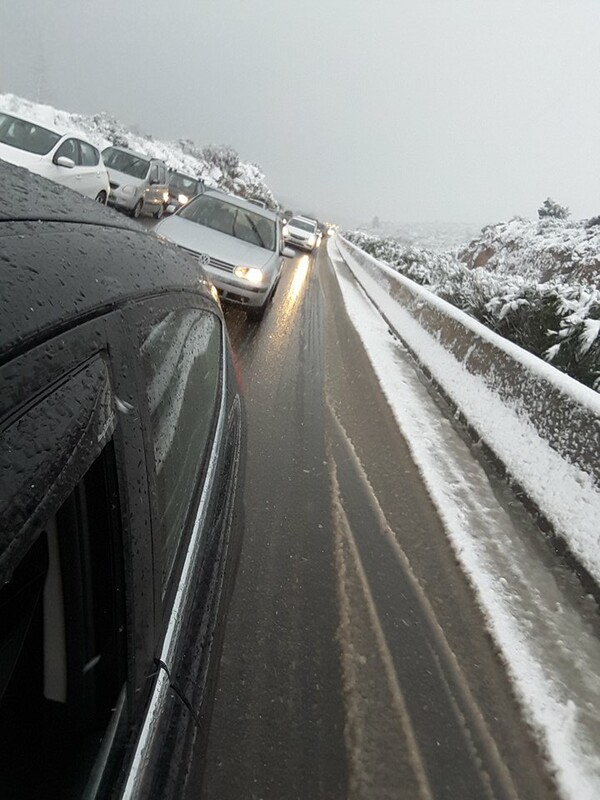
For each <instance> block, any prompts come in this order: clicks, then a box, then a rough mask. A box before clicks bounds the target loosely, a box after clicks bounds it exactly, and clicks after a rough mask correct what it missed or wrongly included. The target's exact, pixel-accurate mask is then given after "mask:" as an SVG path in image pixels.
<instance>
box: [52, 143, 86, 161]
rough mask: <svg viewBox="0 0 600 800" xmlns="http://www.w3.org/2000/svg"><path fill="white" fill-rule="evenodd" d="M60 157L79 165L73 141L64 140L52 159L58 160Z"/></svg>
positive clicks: (77, 150)
mask: <svg viewBox="0 0 600 800" xmlns="http://www.w3.org/2000/svg"><path fill="white" fill-rule="evenodd" d="M61 156H66V158H70V159H71V160H72V161H74V162H75V164H79V160H80V159H79V149H78V147H77V141H76V140H75V139H65V141H64V142H63V143H62V144H61V146H60V147H59V148H58V150H57V151H56V153H55V154H54V158H60V157H61Z"/></svg>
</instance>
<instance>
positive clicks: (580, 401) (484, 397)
mask: <svg viewBox="0 0 600 800" xmlns="http://www.w3.org/2000/svg"><path fill="white" fill-rule="evenodd" d="M336 238H337V245H338V249H339V251H340V255H341V256H342V258H343V259H344V261H345V262H346V264H347V265H348V267H349V268H350V270H351V271H352V272H353V274H354V276H355V278H356V279H357V281H358V282H359V283H360V285H361V286H362V287H363V289H364V290H365V291H366V292H367V294H368V295H369V297H370V298H371V300H372V301H373V302H374V303H375V305H376V306H377V307H378V308H379V310H380V311H381V312H382V313H383V314H384V315H385V317H386V319H387V321H388V323H389V324H390V325H391V326H392V328H393V329H394V331H395V332H396V333H397V334H398V336H399V337H400V338H401V339H402V340H403V342H404V343H405V344H406V345H407V346H408V348H409V349H410V350H411V351H412V352H413V354H414V355H415V356H416V358H417V359H418V360H419V362H420V363H421V364H422V365H423V366H424V367H425V368H426V369H427V370H428V371H429V373H430V374H431V376H432V378H433V380H435V381H436V382H437V383H438V384H439V385H440V387H441V388H442V389H443V391H444V392H445V393H446V394H447V396H448V397H449V398H450V400H451V401H452V402H453V403H454V404H455V406H456V408H457V409H458V410H459V411H460V413H461V414H462V415H463V416H464V418H465V419H466V420H467V422H468V424H469V425H470V426H471V427H472V428H473V430H474V431H475V432H476V433H477V435H478V436H479V437H481V439H482V441H483V442H484V443H485V444H486V445H487V446H488V447H489V448H490V450H491V451H492V452H493V453H494V454H495V456H496V457H497V458H498V459H499V460H500V461H501V462H502V464H503V465H504V467H505V468H506V470H507V473H508V475H509V476H510V478H511V479H512V480H514V481H516V482H517V483H518V484H519V485H520V487H521V488H522V490H523V491H524V492H525V494H526V495H527V496H528V497H529V498H530V499H531V501H533V503H535V505H536V506H537V508H538V509H539V510H540V512H541V513H542V514H543V515H544V517H545V518H546V519H547V520H548V522H549V523H550V524H551V525H552V528H553V531H554V533H555V534H556V535H557V536H559V537H560V538H561V539H562V540H563V541H564V542H565V544H566V545H567V547H568V548H569V550H570V551H571V552H572V553H573V554H574V555H575V557H576V558H577V559H578V560H579V562H580V563H581V564H582V565H583V566H584V567H585V568H586V569H587V571H588V572H589V573H590V575H591V576H592V578H593V579H594V580H595V582H596V583H597V584H598V585H600V455H599V454H600V395H599V394H598V393H597V392H594V391H593V390H592V389H589V388H588V387H586V386H584V385H583V384H580V383H578V382H577V381H575V380H573V379H572V378H570V377H569V376H567V375H565V374H564V373H562V372H560V371H559V370H557V369H555V368H554V367H552V366H551V365H550V364H547V363H546V362H545V361H542V360H541V359H539V358H537V357H536V356H533V355H531V354H530V353H528V352H527V351H525V350H523V349H522V348H520V347H518V346H517V345H515V344H513V343H511V342H509V341H507V340H506V339H504V338H502V337H501V336H498V335H497V334H495V333H494V332H493V331H490V330H489V329H488V328H486V327H485V326H484V325H482V324H481V323H479V322H477V321H476V320H474V319H473V318H472V317H469V316H468V315H467V314H465V313H464V312H463V311H460V310H459V309H457V308H455V307H454V306H452V305H451V304H450V303H447V302H446V301H445V300H442V299H441V298H439V297H436V296H435V295H433V294H432V293H431V292H428V291H427V289H424V288H423V287H422V286H419V285H418V284H416V283H414V282H413V281H411V280H409V279H408V278H406V277H404V276H403V275H400V274H399V273H397V272H395V271H394V270H393V269H392V268H391V267H389V266H387V265H386V264H384V263H383V262H381V261H377V260H376V259H375V258H373V257H372V256H369V255H367V254H366V253H364V252H363V251H362V250H360V249H359V248H358V247H356V246H355V245H353V244H351V243H350V242H348V241H346V240H345V239H344V238H343V237H341V236H338V237H336Z"/></svg>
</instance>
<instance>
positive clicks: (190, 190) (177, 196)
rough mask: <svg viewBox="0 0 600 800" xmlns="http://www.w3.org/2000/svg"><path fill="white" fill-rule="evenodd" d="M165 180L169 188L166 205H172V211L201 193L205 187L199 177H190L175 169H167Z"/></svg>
mask: <svg viewBox="0 0 600 800" xmlns="http://www.w3.org/2000/svg"><path fill="white" fill-rule="evenodd" d="M167 181H168V190H169V200H168V202H167V207H169V206H174V208H173V209H172V210H173V211H174V210H175V209H177V208H181V206H184V205H186V203H189V201H190V200H191V199H192V197H195V196H196V195H197V194H202V192H203V191H204V188H205V187H204V182H203V181H201V180H200V179H199V178H192V177H191V176H190V175H184V174H183V172H177V170H169V175H168V178H167Z"/></svg>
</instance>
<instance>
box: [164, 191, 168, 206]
mask: <svg viewBox="0 0 600 800" xmlns="http://www.w3.org/2000/svg"><path fill="white" fill-rule="evenodd" d="M168 199H169V193H168V192H163V201H164V202H165V203H166V202H167V200H168Z"/></svg>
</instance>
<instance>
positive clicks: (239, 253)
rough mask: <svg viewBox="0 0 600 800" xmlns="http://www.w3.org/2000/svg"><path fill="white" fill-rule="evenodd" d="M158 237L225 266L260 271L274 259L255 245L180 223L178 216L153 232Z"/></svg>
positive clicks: (266, 251) (201, 226) (191, 224)
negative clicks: (254, 268)
mask: <svg viewBox="0 0 600 800" xmlns="http://www.w3.org/2000/svg"><path fill="white" fill-rule="evenodd" d="M154 231H155V233H156V234H157V235H158V236H164V237H165V238H166V239H169V240H170V241H171V242H175V244H178V245H180V247H185V248H187V249H188V250H193V251H194V253H206V254H207V255H209V256H211V257H212V258H216V259H219V261H226V262H227V263H228V264H235V265H238V264H241V265H243V266H245V267H263V266H264V265H265V264H266V263H267V262H268V261H269V260H270V259H271V258H273V256H274V255H275V252H274V251H273V250H265V249H264V248H263V247H258V246H257V245H255V244H250V243H249V242H244V241H242V240H241V239H236V238H235V236H229V235H228V234H226V233H221V231H215V230H213V229H212V228H206V227H205V226H204V225H198V223H197V222H190V220H187V219H183V218H182V217H180V216H179V215H175V216H172V217H168V218H167V219H165V220H163V221H162V222H161V223H160V224H159V225H157V226H156V228H155V229H154Z"/></svg>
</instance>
